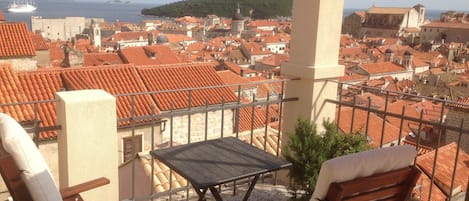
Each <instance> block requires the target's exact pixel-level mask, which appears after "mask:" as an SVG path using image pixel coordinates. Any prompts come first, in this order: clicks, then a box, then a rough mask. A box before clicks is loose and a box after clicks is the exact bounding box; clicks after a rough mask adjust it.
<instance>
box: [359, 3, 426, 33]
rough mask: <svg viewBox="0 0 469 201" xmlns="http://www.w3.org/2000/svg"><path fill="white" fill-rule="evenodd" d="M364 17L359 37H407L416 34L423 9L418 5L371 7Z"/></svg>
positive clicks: (422, 20)
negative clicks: (408, 6) (407, 6)
mask: <svg viewBox="0 0 469 201" xmlns="http://www.w3.org/2000/svg"><path fill="white" fill-rule="evenodd" d="M365 15H366V16H365V21H364V22H363V23H362V28H361V30H360V37H363V36H370V37H407V36H409V35H412V34H418V30H419V29H420V28H419V27H420V25H422V24H423V23H424V19H425V8H424V7H423V6H422V5H420V4H419V5H416V6H414V7H413V8H384V7H371V8H369V9H368V10H367V11H366V14H365Z"/></svg>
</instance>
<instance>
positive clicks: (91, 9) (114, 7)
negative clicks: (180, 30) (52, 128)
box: [0, 0, 444, 24]
mask: <svg viewBox="0 0 469 201" xmlns="http://www.w3.org/2000/svg"><path fill="white" fill-rule="evenodd" d="M9 1H10V0H0V10H1V11H2V12H3V14H4V16H5V18H6V20H7V21H12V22H27V23H28V24H30V21H31V20H30V17H31V16H42V17H43V18H63V17H66V16H70V17H77V16H82V17H96V18H104V19H105V20H106V21H108V22H115V21H121V22H134V23H138V22H141V21H142V20H144V19H151V17H148V16H142V15H141V14H140V11H141V10H142V9H143V8H151V7H154V6H158V5H157V4H144V3H133V2H131V3H127V4H126V3H105V2H81V1H80V2H78V1H73V0H36V5H37V7H38V8H37V10H36V11H35V12H33V13H9V12H8V11H7V7H8V4H9ZM122 2H124V1H122ZM363 10H365V9H363ZM355 11H358V9H345V10H344V16H347V15H349V14H351V13H353V12H355ZM441 12H444V11H439V10H427V13H426V17H427V19H438V18H439V16H440V13H441Z"/></svg>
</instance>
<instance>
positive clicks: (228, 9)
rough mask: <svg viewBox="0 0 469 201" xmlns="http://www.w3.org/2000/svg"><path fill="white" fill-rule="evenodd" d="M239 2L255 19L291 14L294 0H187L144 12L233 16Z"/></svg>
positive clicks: (158, 14)
mask: <svg viewBox="0 0 469 201" xmlns="http://www.w3.org/2000/svg"><path fill="white" fill-rule="evenodd" d="M238 3H239V5H240V9H241V13H242V14H243V15H244V16H247V17H248V16H251V17H252V18H255V19H266V18H270V17H275V16H291V10H292V0H185V1H179V2H174V3H170V4H166V5H162V6H158V7H154V8H145V9H143V10H142V14H143V15H153V16H161V17H163V16H164V17H182V16H195V17H206V16H207V15H217V16H222V17H232V16H233V14H234V12H235V10H236V8H237V4H238ZM250 13H251V14H250Z"/></svg>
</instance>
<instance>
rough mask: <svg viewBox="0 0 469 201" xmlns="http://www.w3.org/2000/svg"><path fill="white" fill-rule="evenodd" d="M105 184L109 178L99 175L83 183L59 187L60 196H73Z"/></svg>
mask: <svg viewBox="0 0 469 201" xmlns="http://www.w3.org/2000/svg"><path fill="white" fill-rule="evenodd" d="M106 184H109V179H107V178H104V177H100V178H97V179H94V180H91V181H88V182H85V183H81V184H78V185H75V186H70V187H68V188H64V189H60V194H61V195H62V198H64V199H65V198H68V197H73V196H75V195H77V194H79V193H81V192H85V191H88V190H91V189H94V188H97V187H100V186H104V185H106Z"/></svg>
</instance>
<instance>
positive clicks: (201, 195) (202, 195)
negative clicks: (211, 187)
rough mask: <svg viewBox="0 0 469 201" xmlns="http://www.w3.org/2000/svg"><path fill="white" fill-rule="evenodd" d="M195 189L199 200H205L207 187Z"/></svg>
mask: <svg viewBox="0 0 469 201" xmlns="http://www.w3.org/2000/svg"><path fill="white" fill-rule="evenodd" d="M194 189H195V192H196V193H197V195H199V201H205V200H206V199H205V194H206V193H207V190H208V189H207V188H203V189H198V188H194Z"/></svg>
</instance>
